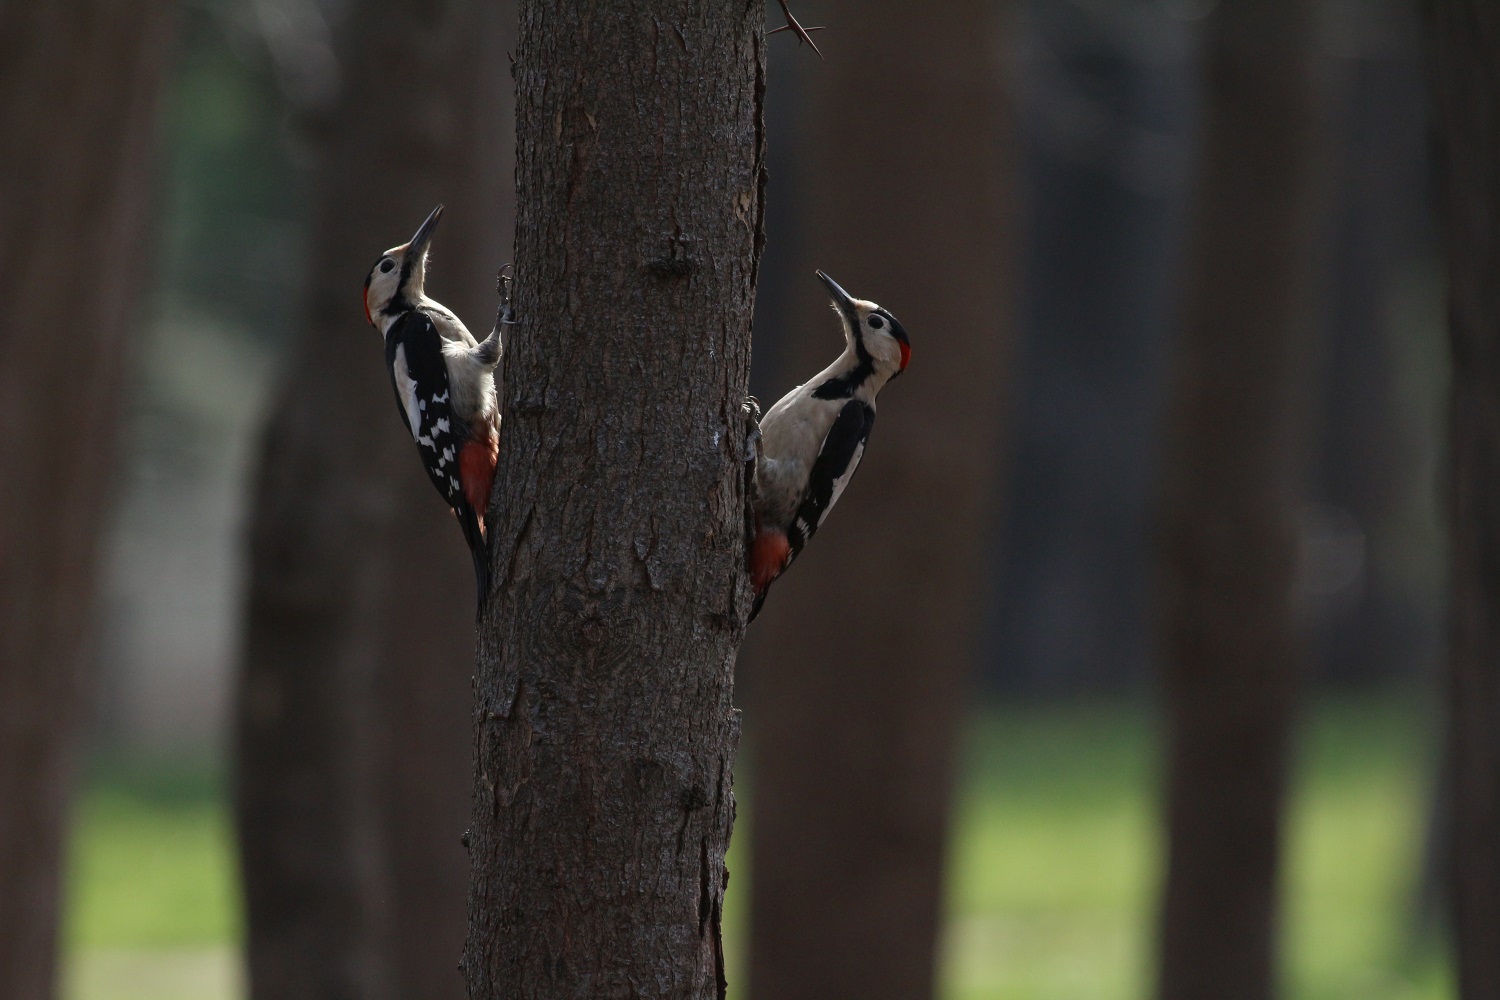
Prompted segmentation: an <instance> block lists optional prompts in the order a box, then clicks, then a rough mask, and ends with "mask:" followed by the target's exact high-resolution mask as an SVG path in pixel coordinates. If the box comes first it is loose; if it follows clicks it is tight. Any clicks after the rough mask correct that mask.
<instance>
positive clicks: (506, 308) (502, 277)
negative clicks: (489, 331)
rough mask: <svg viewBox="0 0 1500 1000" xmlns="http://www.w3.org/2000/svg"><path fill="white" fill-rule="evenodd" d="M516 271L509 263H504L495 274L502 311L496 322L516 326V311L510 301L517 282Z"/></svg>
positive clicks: (496, 290)
mask: <svg viewBox="0 0 1500 1000" xmlns="http://www.w3.org/2000/svg"><path fill="white" fill-rule="evenodd" d="M514 271H515V269H514V268H512V267H511V266H510V265H509V264H502V265H500V270H499V271H498V272H496V274H495V292H496V294H498V295H499V296H500V313H499V315H498V316H497V317H496V322H497V323H503V324H505V325H506V326H514V325H515V323H516V311H515V309H514V308H513V307H512V306H511V301H510V293H511V287H512V286H513V285H514V284H515V282H516V278H515V274H514Z"/></svg>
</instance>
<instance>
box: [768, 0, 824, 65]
mask: <svg viewBox="0 0 1500 1000" xmlns="http://www.w3.org/2000/svg"><path fill="white" fill-rule="evenodd" d="M776 2H777V3H779V4H781V12H782V13H783V14H785V15H786V24H783V25H782V26H781V27H779V28H772V29H771V30H770V31H768V32H766V35H767V36H768V37H769V36H770V35H775V34H780V33H781V32H783V31H790V32H791V33H792V34H794V35H796V36H797V44H798V45H800V44H802V43H803V42H806V43H807V44H808V45H811V46H812V50H813V51H814V52H816V53H817V54H818V58H819V59H822V58H823V51H822V50H821V49H819V48H818V43H817V42H815V41H813V40H812V35H810V34H809V32H812V31H822V30H823V26H822V25H821V24H820V25H815V26H814V27H811V28H804V27H802V24H801V22H799V21H798V20H797V19H796V18H795V17H793V16H792V8H790V7H788V6H787V0H776Z"/></svg>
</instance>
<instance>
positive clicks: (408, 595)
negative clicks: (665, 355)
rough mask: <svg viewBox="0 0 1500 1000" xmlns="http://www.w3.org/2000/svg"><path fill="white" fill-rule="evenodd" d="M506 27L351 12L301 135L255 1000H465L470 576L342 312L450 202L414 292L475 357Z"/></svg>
mask: <svg viewBox="0 0 1500 1000" xmlns="http://www.w3.org/2000/svg"><path fill="white" fill-rule="evenodd" d="M507 6H509V5H507V4H504V3H491V2H484V3H480V2H471V0H452V2H446V3H438V4H433V3H429V2H424V0H382V2H375V3H362V4H358V5H355V6H353V7H351V8H350V18H351V20H350V21H349V23H348V24H346V25H345V29H344V32H343V35H342V37H341V38H340V46H339V51H340V52H341V53H342V64H341V70H342V79H341V90H340V94H341V96H340V99H339V102H338V105H337V107H336V108H335V109H333V113H332V114H330V115H329V116H328V117H327V119H326V120H320V121H317V122H314V123H313V125H314V127H315V129H316V130H317V131H318V134H317V136H316V138H317V139H318V140H319V141H320V142H321V144H322V147H323V159H322V163H321V166H320V167H319V176H318V181H317V188H318V190H317V197H316V199H315V201H314V204H315V206H316V209H315V211H316V214H315V217H314V219H313V220H312V233H313V237H312V238H313V246H312V248H311V253H310V266H309V270H308V273H309V274H310V275H311V276H312V277H311V287H310V288H309V289H308V307H307V314H306V317H305V320H304V325H303V333H302V336H301V338H300V340H299V341H298V343H297V345H296V347H295V348H294V350H293V353H292V357H291V358H290V359H289V361H288V366H287V375H286V378H285V381H284V384H283V386H282V389H281V393H280V397H279V399H278V402H277V404H276V407H275V412H274V414H273V417H272V420H271V424H270V427H269V429H268V431H267V434H266V438H265V442H264V446H263V454H262V459H261V470H260V477H259V482H258V484H257V488H256V504H255V511H254V515H253V522H252V529H251V538H250V544H251V583H250V601H249V608H248V612H247V619H246V636H247V647H246V652H245V659H244V667H243V672H242V676H241V685H240V691H239V698H238V700H237V704H236V716H237V717H236V725H237V747H236V750H237V755H236V762H237V781H236V803H235V805H236V812H237V822H238V831H239V841H240V848H241V862H242V872H243V876H244V884H245V896H246V902H247V918H248V919H247V937H248V944H247V953H248V964H249V971H250V986H251V995H252V997H253V998H254V1000H280V998H287V1000H290V998H297V1000H302V998H318V997H326V998H340V1000H342V998H348V997H359V998H397V997H399V998H401V1000H413V998H421V1000H428V998H430V1000H438V998H453V997H458V996H460V995H461V994H462V989H463V986H462V980H461V978H460V977H459V976H458V975H457V973H456V971H455V966H456V964H457V961H458V958H459V955H460V952H461V949H462V946H463V933H464V899H465V898H466V888H467V874H468V872H467V865H466V859H465V858H464V855H463V849H462V847H461V845H460V843H459V837H460V835H461V833H462V831H463V828H464V825H465V823H466V820H467V816H468V803H469V798H468V795H469V775H470V773H471V770H472V763H471V758H470V738H469V725H468V722H469V719H470V716H471V712H472V695H471V669H470V664H471V662H472V661H471V659H470V657H471V656H472V655H473V631H472V629H473V600H474V598H473V586H474V579H473V573H472V571H471V570H470V569H469V560H468V555H467V553H466V551H465V549H464V545H463V541H462V537H461V533H460V531H459V528H458V525H457V524H456V523H455V522H454V519H453V517H452V516H451V515H450V514H449V513H448V512H447V510H446V509H445V507H444V505H443V503H442V500H441V499H440V498H439V497H438V495H437V493H436V492H435V491H434V490H433V489H432V486H431V484H430V483H429V482H428V481H427V477H426V475H425V474H424V473H423V471H422V467H421V462H420V461H419V457H418V455H417V451H416V448H415V447H414V446H413V444H412V441H411V438H410V436H409V435H408V434H407V433H406V431H405V428H404V427H403V426H402V424H401V420H400V418H399V417H398V415H397V413H396V409H395V402H394V399H393V397H392V393H391V385H390V380H389V378H388V376H387V374H386V372H385V368H384V360H383V353H382V350H381V344H380V335H379V334H378V333H377V332H376V331H375V330H373V329H372V328H370V327H369V326H368V325H366V323H365V319H364V316H363V315H362V314H361V312H360V305H359V293H360V282H361V281H362V280H363V279H364V276H365V273H366V270H367V269H368V268H369V267H370V265H371V264H373V263H374V261H375V259H376V258H377V257H378V256H379V254H380V252H381V251H382V250H384V249H385V248H387V247H389V246H392V245H395V244H398V243H401V242H403V241H404V240H406V239H407V238H408V237H409V236H410V235H411V233H412V231H413V230H415V228H416V226H417V224H418V223H419V222H420V221H421V220H422V219H423V218H424V217H425V216H426V214H427V213H428V212H429V211H430V210H431V208H432V206H433V205H434V204H436V203H437V202H439V201H445V202H446V203H447V205H448V212H447V214H446V215H445V217H444V222H443V225H442V228H441V229H440V230H439V232H438V234H437V237H436V241H435V250H434V254H433V259H434V264H433V266H432V267H431V269H430V278H429V282H428V290H429V291H430V293H431V294H433V295H434V296H435V297H436V298H438V299H439V300H440V301H442V302H444V303H445V304H446V305H448V306H449V307H451V308H452V309H454V310H455V311H456V312H457V313H458V315H459V316H461V317H463V318H464V320H465V321H466V322H467V323H468V324H470V326H471V327H472V328H473V329H474V330H475V331H476V332H477V333H478V334H479V335H480V336H483V335H484V333H485V332H486V331H488V329H489V327H490V325H491V323H492V322H493V320H494V312H495V304H496V299H495V292H494V283H495V277H494V276H495V270H496V268H497V267H498V266H499V264H501V263H502V262H504V260H505V259H506V258H505V256H503V255H504V254H505V253H507V252H508V251H507V249H506V248H507V244H508V236H509V230H510V225H511V211H512V208H511V206H512V201H511V194H510V189H509V187H508V186H505V185H496V184H495V183H494V177H495V175H496V174H497V173H500V172H503V171H505V170H507V169H508V165H509V162H510V150H509V138H508V130H507V129H505V128H503V127H501V126H500V125H498V124H497V122H499V121H502V120H503V118H504V116H505V114H506V113H507V111H508V109H509V107H510V97H509V82H510V81H509V78H508V67H507V66H506V64H505V61H504V59H503V58H501V57H499V56H498V55H497V54H498V53H503V52H504V50H505V47H506V45H507V44H508V43H506V41H505V38H506V37H507V35H508V33H511V32H513V31H514V27H513V25H509V24H506V23H505V19H504V15H503V9H504V8H505V7H507ZM393 66H399V67H401V72H399V73H392V72H391V68H392V67H393Z"/></svg>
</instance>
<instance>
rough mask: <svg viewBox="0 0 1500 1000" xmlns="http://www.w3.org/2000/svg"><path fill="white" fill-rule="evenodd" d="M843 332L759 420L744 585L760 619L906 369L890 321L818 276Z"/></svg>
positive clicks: (898, 332) (904, 350) (904, 347)
mask: <svg viewBox="0 0 1500 1000" xmlns="http://www.w3.org/2000/svg"><path fill="white" fill-rule="evenodd" d="M818 277H819V278H821V279H822V280H823V284H824V285H826V286H828V292H829V294H830V295H831V296H832V297H833V311H834V312H836V313H838V317H839V321H840V323H842V324H843V327H844V353H843V354H840V355H839V357H838V360H836V361H834V363H833V364H831V365H829V366H828V367H827V368H825V369H823V370H822V371H821V372H819V373H818V374H817V375H815V376H813V378H812V379H811V381H809V382H808V383H807V384H806V385H801V386H798V387H797V388H795V389H793V390H792V391H791V392H789V393H787V394H786V395H785V396H783V397H781V400H780V401H779V402H777V404H776V405H775V406H773V407H771V409H770V411H769V412H768V413H766V415H765V417H763V418H762V419H761V421H760V446H759V447H760V455H759V456H758V458H757V460H756V466H755V485H756V494H757V496H756V500H755V536H754V538H752V539H751V542H750V582H751V584H752V585H753V586H754V588H755V605H754V607H753V608H751V611H750V620H751V621H754V620H755V616H756V615H758V614H760V609H761V605H762V604H763V603H764V602H765V599H766V591H767V590H768V589H769V588H770V586H771V583H772V582H773V581H774V580H775V579H776V578H777V577H778V576H780V575H781V574H782V573H784V572H785V571H786V568H787V567H788V566H790V565H791V564H792V560H793V559H796V558H797V555H798V553H800V552H801V551H802V547H803V546H804V545H806V544H807V542H808V540H809V539H810V538H812V536H813V534H814V533H815V532H816V531H817V530H818V528H819V527H820V526H821V525H822V524H823V520H824V519H825V518H827V517H828V512H829V511H830V510H832V509H833V505H834V504H836V503H838V502H839V497H840V496H842V495H843V493H844V489H845V487H847V486H848V485H849V480H850V479H851V478H853V476H854V470H855V469H856V468H858V467H859V460H860V459H861V458H862V457H863V456H864V453H865V443H866V442H867V441H868V440H869V438H870V428H871V427H872V426H874V424H875V397H876V395H877V394H879V392H880V390H881V389H882V388H884V387H885V384H886V383H887V382H889V381H890V380H891V379H893V378H895V377H896V376H897V375H900V374H901V373H902V372H903V371H905V370H906V365H907V362H909V361H910V360H911V344H910V342H909V341H908V340H907V339H906V330H905V329H904V328H902V326H901V324H900V323H899V322H897V320H896V317H894V316H892V315H891V314H890V313H889V312H887V311H886V310H884V309H882V308H881V307H880V306H878V305H876V304H875V303H873V302H867V301H865V300H864V299H856V298H854V297H853V296H852V295H850V294H849V293H848V292H846V291H844V290H843V289H842V288H840V287H839V285H838V282H836V281H834V280H833V279H832V278H830V277H829V276H828V275H826V274H824V273H823V272H822V271H819V272H818Z"/></svg>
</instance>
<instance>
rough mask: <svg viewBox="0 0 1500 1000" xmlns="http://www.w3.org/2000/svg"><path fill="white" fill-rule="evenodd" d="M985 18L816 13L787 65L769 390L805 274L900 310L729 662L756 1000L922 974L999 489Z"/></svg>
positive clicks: (1004, 248)
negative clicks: (781, 223)
mask: <svg viewBox="0 0 1500 1000" xmlns="http://www.w3.org/2000/svg"><path fill="white" fill-rule="evenodd" d="M1002 10H1003V8H1002V7H1000V6H997V5H995V4H990V3H979V2H965V3H961V4H950V5H948V6H945V7H944V8H943V10H942V14H941V16H936V15H931V16H930V15H929V14H928V13H925V12H924V10H923V9H922V8H921V6H920V5H918V4H915V3H912V2H910V0H875V2H865V3H860V4H858V5H853V4H843V5H836V6H834V5H830V8H829V10H828V13H827V14H826V15H825V16H823V17H821V18H820V20H821V21H822V22H823V23H826V24H828V25H830V27H829V30H828V31H826V32H824V33H822V34H820V35H818V36H817V37H818V38H819V40H820V41H819V45H820V46H821V48H822V49H823V52H824V53H825V55H826V56H827V63H826V65H825V64H821V63H819V64H816V65H814V66H813V67H812V68H811V69H809V70H808V71H807V73H806V77H807V79H808V82H809V84H810V89H811V93H810V94H809V95H808V101H809V104H810V106H809V110H808V112H807V114H808V119H807V121H806V122H805V125H804V131H805V134H806V135H808V136H809V137H812V138H811V141H810V142H809V143H808V144H807V146H806V147H805V149H806V155H807V156H808V158H809V159H810V161H811V162H810V164H809V165H808V166H807V168H806V169H805V171H804V175H805V176H807V177H808V179H809V183H808V189H807V190H806V191H805V192H804V194H803V198H802V203H803V205H804V207H805V212H804V222H803V226H804V227H805V228H804V229H803V231H802V239H803V241H804V246H805V248H806V256H805V257H804V258H803V263H804V267H803V268H801V272H802V278H803V281H802V283H800V284H799V285H798V286H797V288H796V296H797V297H796V299H795V302H796V304H797V308H796V311H795V314H796V315H797V316H798V323H797V325H796V327H795V328H794V329H793V330H792V331H790V336H788V337H787V338H786V341H787V342H788V346H787V347H785V348H783V351H784V354H785V355H786V365H785V367H784V372H783V378H782V381H781V391H785V389H788V388H790V387H791V386H792V385H794V384H796V383H797V382H800V381H802V380H805V379H806V378H808V377H809V376H811V375H812V373H814V372H815V371H817V370H818V369H819V368H821V367H822V366H823V365H825V364H827V363H828V362H829V361H831V360H832V359H833V358H834V357H835V355H837V353H838V351H839V349H840V347H841V344H840V342H839V337H838V325H837V321H836V320H835V319H834V318H833V317H832V316H830V315H829V314H828V311H827V308H826V301H825V299H826V297H825V296H824V295H823V292H822V290H821V288H820V286H819V285H818V284H817V282H815V281H813V280H812V269H813V268H814V267H821V268H824V269H826V270H827V271H828V272H829V273H831V274H832V275H833V276H834V277H835V278H837V279H838V280H839V282H841V283H842V284H843V285H844V287H846V288H848V289H849V290H850V291H851V292H852V293H853V294H855V295H858V296H861V297H864V298H871V299H874V300H875V301H877V302H879V303H880V304H881V305H883V306H886V307H887V308H889V309H890V310H891V311H892V312H893V313H895V314H896V316H898V317H900V319H901V321H902V323H903V324H904V325H905V326H906V328H907V329H908V330H910V331H911V337H912V358H913V360H912V366H911V368H910V370H908V371H907V372H906V374H905V375H904V376H903V377H902V378H901V379H899V380H898V381H896V382H895V383H894V384H893V385H891V386H890V387H889V388H888V389H887V390H886V391H885V392H884V393H883V394H882V395H881V398H880V419H879V421H878V422H877V426H876V430H875V433H874V436H873V440H872V442H871V445H870V448H869V450H868V451H867V453H866V454H865V457H864V460H863V461H862V463H861V464H860V469H859V473H858V475H857V476H856V479H855V482H854V485H853V486H852V487H851V488H850V489H849V491H848V492H847V493H846V494H844V496H843V498H842V499H841V500H840V502H839V505H838V508H837V509H836V510H835V511H834V513H833V515H832V516H831V517H830V518H829V519H828V522H827V524H826V525H824V527H823V528H822V529H821V530H820V531H819V532H818V536H817V538H815V539H814V540H813V541H812V542H811V543H810V544H809V545H808V548H807V550H806V551H805V552H804V553H803V554H802V556H801V557H800V558H799V559H798V561H797V563H796V565H795V566H794V567H793V568H792V569H791V570H790V571H789V572H788V573H787V575H786V576H785V577H784V578H783V579H782V580H780V581H779V582H778V583H777V584H776V587H775V588H774V589H773V590H772V592H771V595H770V597H769V598H768V599H767V601H766V610H765V613H764V614H763V616H762V617H761V618H760V619H759V620H758V623H757V625H758V628H757V629H756V630H754V635H753V642H754V647H753V648H754V655H750V656H747V660H746V666H745V669H744V675H743V676H745V677H746V678H747V680H746V684H747V687H748V688H750V689H751V691H752V692H753V694H752V695H751V701H750V705H751V714H750V726H751V728H750V733H751V740H750V745H751V749H752V752H753V753H754V755H755V756H754V761H755V766H754V774H755V783H754V786H753V788H752V794H753V796H754V806H753V809H752V816H753V822H754V836H753V838H752V840H751V846H752V850H753V851H754V859H753V861H752V863H751V870H752V900H751V943H750V980H751V990H752V993H753V994H754V996H756V997H760V998H762V1000H800V998H807V1000H813V998H816V1000H825V998H828V997H860V998H861V1000H879V998H882V997H892V998H895V997H900V998H902V1000H911V998H916V997H926V996H931V995H932V991H933V983H934V955H935V952H934V948H935V944H936V939H937V934H938V929H939V921H940V915H941V903H942V882H943V871H944V866H943V862H944V855H945V844H946V840H947V835H948V812H949V802H950V799H951V784H952V780H951V771H952V764H953V757H954V743H955V736H956V733H957V729H958V725H959V722H960V721H961V718H962V706H963V694H964V691H965V687H966V683H967V681H968V680H969V677H970V671H971V665H972V658H973V653H974V649H975V644H976V639H977V633H978V628H979V621H980V610H981V608H980V603H979V602H980V596H981V594H982V592H983V582H984V580H985V579H986V576H987V573H986V570H987V566H986V555H987V554H988V553H989V552H990V545H989V541H990V538H991V532H992V531H993V529H994V526H995V523H996V521H995V516H994V498H995V496H996V494H997V491H998V488H999V486H1000V465H1001V462H1000V455H1001V452H1002V449H1001V423H1002V413H1003V412H1004V407H1003V405H1002V398H1003V387H1002V386H1003V380H1002V371H1003V369H1004V361H1005V358H1006V355H1007V344H1008V343H1009V335H1008V334H1009V328H1010V322H1011V319H1010V314H1009V305H1010V296H1009V275H1010V271H1011V268H1010V258H1011V251H1010V249H1009V247H1010V245H1011V239H1012V236H1013V233H1014V224H1013V217H1012V211H1011V205H1010V201H1009V194H1010V190H1011V184H1012V176H1013V168H1012V166H1011V165H1010V163H1009V162H1008V161H1007V159H1006V158H1005V157H1004V156H1002V153H1001V151H1002V149H1005V148H1009V146H1010V145H1011V143H1010V141H1009V139H1008V133H1009V130H1010V121H1009V118H1008V115H1007V111H1006V103H1005V100H1004V89H1003V81H1002V79H1001V76H1000V72H999V62H1000V58H999V57H1000V54H1001V52H1002V51H1003V37H1002V33H1001V31H1000V29H1001V27H1002V26H1001V24H1000V23H999V18H1000V15H1001V13H1002ZM934 150H941V151H942V154H941V155H940V156H935V155H933V151H934Z"/></svg>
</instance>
